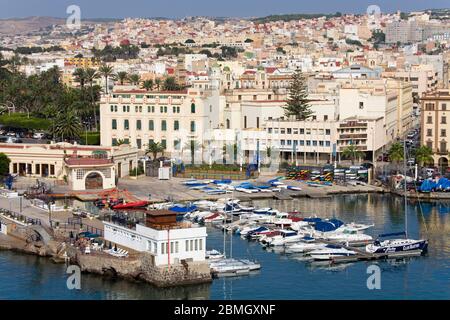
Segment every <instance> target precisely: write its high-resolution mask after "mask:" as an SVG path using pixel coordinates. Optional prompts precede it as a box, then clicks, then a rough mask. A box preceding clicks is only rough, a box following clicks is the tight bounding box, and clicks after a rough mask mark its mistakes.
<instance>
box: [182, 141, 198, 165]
mask: <svg viewBox="0 0 450 320" xmlns="http://www.w3.org/2000/svg"><path fill="white" fill-rule="evenodd" d="M184 148H185V149H188V150H189V151H190V152H191V163H192V165H193V164H194V162H195V152H196V151H198V150H199V149H200V148H202V145H201V143H199V142H198V141H197V140H189V141H187V142H186V144H185V145H184Z"/></svg>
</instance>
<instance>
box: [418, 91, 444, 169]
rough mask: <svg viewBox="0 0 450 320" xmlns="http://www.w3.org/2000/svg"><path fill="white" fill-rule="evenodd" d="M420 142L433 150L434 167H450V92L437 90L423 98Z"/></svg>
mask: <svg viewBox="0 0 450 320" xmlns="http://www.w3.org/2000/svg"><path fill="white" fill-rule="evenodd" d="M421 101H422V104H421V128H422V130H421V137H420V142H421V144H422V145H425V146H427V147H429V148H431V149H432V150H433V159H434V165H438V166H439V167H444V168H446V167H448V161H449V138H448V137H449V133H450V118H449V115H450V91H449V90H448V89H446V90H436V91H434V92H430V93H427V94H425V95H423V96H422V98H421Z"/></svg>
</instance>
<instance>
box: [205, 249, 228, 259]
mask: <svg viewBox="0 0 450 320" xmlns="http://www.w3.org/2000/svg"><path fill="white" fill-rule="evenodd" d="M205 258H206V259H208V260H209V261H212V260H220V259H223V258H225V255H223V254H222V253H221V252H220V251H217V250H215V249H213V250H207V251H206V253H205Z"/></svg>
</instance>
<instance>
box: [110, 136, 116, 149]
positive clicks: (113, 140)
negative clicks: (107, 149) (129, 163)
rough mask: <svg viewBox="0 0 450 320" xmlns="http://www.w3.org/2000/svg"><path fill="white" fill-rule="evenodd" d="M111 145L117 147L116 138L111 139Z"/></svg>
mask: <svg viewBox="0 0 450 320" xmlns="http://www.w3.org/2000/svg"><path fill="white" fill-rule="evenodd" d="M111 144H112V146H113V147H114V146H117V139H116V138H112V141H111Z"/></svg>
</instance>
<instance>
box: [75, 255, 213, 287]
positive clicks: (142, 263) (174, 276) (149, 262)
mask: <svg viewBox="0 0 450 320" xmlns="http://www.w3.org/2000/svg"><path fill="white" fill-rule="evenodd" d="M67 254H68V256H69V258H70V261H71V263H74V264H77V265H78V266H80V268H81V271H82V272H89V273H95V274H99V275H103V276H109V277H113V278H114V277H119V278H124V279H131V280H141V281H145V282H148V283H150V284H152V285H154V286H157V287H174V286H183V285H191V284H201V283H210V282H211V281H212V277H211V272H210V268H209V265H208V263H207V262H193V261H182V262H181V263H178V264H174V265H171V266H155V265H154V263H153V256H152V255H151V254H149V253H138V254H134V255H133V256H131V257H126V258H117V257H113V256H110V255H108V254H105V253H94V254H83V253H82V252H81V251H80V250H78V249H76V248H73V247H68V248H67Z"/></svg>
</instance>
